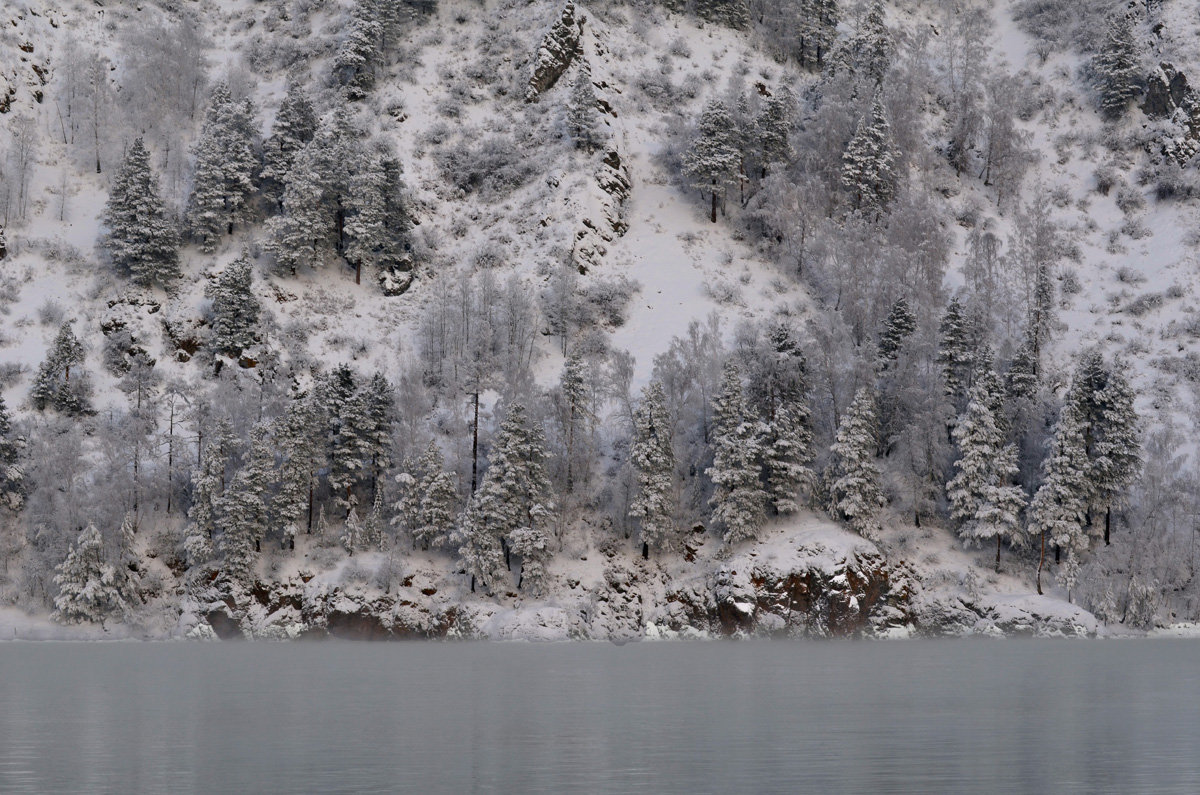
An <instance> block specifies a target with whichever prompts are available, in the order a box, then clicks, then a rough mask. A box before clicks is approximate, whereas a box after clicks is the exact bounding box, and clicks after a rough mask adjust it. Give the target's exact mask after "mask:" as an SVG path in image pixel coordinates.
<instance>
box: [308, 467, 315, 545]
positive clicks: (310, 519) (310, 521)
mask: <svg viewBox="0 0 1200 795" xmlns="http://www.w3.org/2000/svg"><path fill="white" fill-rule="evenodd" d="M313 502H314V500H313V480H312V477H311V476H309V478H308V535H312V528H313Z"/></svg>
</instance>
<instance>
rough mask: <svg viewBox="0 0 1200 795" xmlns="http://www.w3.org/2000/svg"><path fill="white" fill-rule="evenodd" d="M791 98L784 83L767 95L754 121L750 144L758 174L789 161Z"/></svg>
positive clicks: (763, 175) (790, 149)
mask: <svg viewBox="0 0 1200 795" xmlns="http://www.w3.org/2000/svg"><path fill="white" fill-rule="evenodd" d="M794 110H795V98H794V97H793V96H792V92H791V89H789V88H788V87H787V86H786V85H783V86H780V87H779V89H778V90H777V91H776V92H775V93H774V94H773V95H771V96H770V97H769V98H768V99H767V101H766V102H765V103H763V107H762V110H761V111H760V112H759V114H758V117H757V118H755V120H754V136H753V137H754V145H755V149H756V150H757V152H756V155H757V160H758V164H759V167H760V173H759V177H760V178H762V177H765V176H767V172H768V171H770V170H771V168H772V167H774V166H784V165H787V164H788V163H789V162H791V159H792V154H793V153H792V144H791V141H790V140H789V133H790V130H791V122H792V119H791V117H792V113H793V112H794Z"/></svg>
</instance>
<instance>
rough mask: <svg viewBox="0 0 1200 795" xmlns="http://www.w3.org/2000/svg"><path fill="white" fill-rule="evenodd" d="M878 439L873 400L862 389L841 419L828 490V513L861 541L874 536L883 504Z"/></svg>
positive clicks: (866, 391) (867, 392)
mask: <svg viewBox="0 0 1200 795" xmlns="http://www.w3.org/2000/svg"><path fill="white" fill-rule="evenodd" d="M877 435H878V421H877V420H876V417H875V399H874V398H873V397H872V395H871V392H870V391H869V390H868V389H866V388H865V387H864V388H863V389H860V390H859V391H858V394H857V395H855V396H854V402H853V403H851V404H850V409H849V410H848V411H847V412H846V414H845V415H844V416H843V417H842V422H841V424H840V425H839V426H838V429H837V436H836V440H835V441H834V443H833V446H832V447H831V448H830V452H832V453H833V456H834V461H833V470H832V477H831V478H830V480H831V483H830V487H829V493H830V504H829V506H830V507H829V510H830V513H831V514H832V515H833V517H834V518H835V519H841V520H844V521H846V522H847V523H849V525H850V527H851V528H853V529H854V530H855V532H857V533H858V534H859V535H861V536H863V537H864V538H872V537H873V536H874V535H875V534H876V533H877V531H878V529H879V522H878V520H877V519H876V514H878V512H879V508H880V507H881V506H882V505H883V504H884V497H883V491H882V489H881V488H880V485H879V468H878V467H877V466H876V465H875V450H876V449H877V447H878V445H877V440H876V438H875V437H876V436H877Z"/></svg>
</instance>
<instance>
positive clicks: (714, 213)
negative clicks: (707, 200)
mask: <svg viewBox="0 0 1200 795" xmlns="http://www.w3.org/2000/svg"><path fill="white" fill-rule="evenodd" d="M710 217H711V218H712V222H713V223H714V224H715V223H716V222H717V189H716V186H715V185H714V187H713V191H712V214H711V216H710Z"/></svg>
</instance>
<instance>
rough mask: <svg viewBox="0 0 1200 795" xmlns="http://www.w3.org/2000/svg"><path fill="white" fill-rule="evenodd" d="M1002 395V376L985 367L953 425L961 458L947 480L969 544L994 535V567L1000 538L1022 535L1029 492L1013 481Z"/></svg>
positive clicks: (1014, 470) (1014, 455)
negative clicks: (1000, 415) (999, 410)
mask: <svg viewBox="0 0 1200 795" xmlns="http://www.w3.org/2000/svg"><path fill="white" fill-rule="evenodd" d="M1002 397H1003V393H1002V391H1001V384H1000V379H999V377H998V376H997V375H996V374H995V373H994V372H992V371H991V370H987V371H985V372H983V373H981V374H980V375H979V376H977V378H976V381H975V384H974V385H973V386H972V387H971V392H970V397H969V399H968V402H967V409H966V412H965V413H964V414H963V415H962V416H961V417H959V419H958V423H957V424H956V425H955V426H954V440H955V442H957V443H958V449H959V452H960V456H959V458H958V460H957V461H955V462H954V469H955V472H956V474H955V476H954V477H953V478H952V479H951V480H950V482H949V483H947V484H946V493H947V496H948V497H949V498H950V506H951V510H950V515H951V517H952V518H954V519H955V520H957V521H958V522H959V526H958V533H959V536H961V537H962V539H963V540H964V541H966V542H983V541H990V540H991V539H993V538H994V539H996V569H997V571H999V568H1000V542H1001V541H1002V540H1006V541H1008V542H1009V543H1010V544H1012V543H1014V542H1017V541H1019V540H1021V539H1022V532H1023V531H1022V527H1021V524H1020V519H1021V510H1022V509H1023V508H1024V507H1025V494H1024V492H1023V491H1022V490H1021V489H1020V487H1019V486H1014V485H1013V484H1012V478H1013V476H1014V475H1016V474H1017V471H1018V468H1017V450H1016V447H1015V446H1014V445H1011V444H1006V443H1005V440H1004V434H1003V432H1002V431H1001V430H1000V428H999V426H998V423H997V418H996V415H995V412H994V411H993V405H994V404H995V403H996V402H997V401H998V400H1000V399H1001V398H1002Z"/></svg>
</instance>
